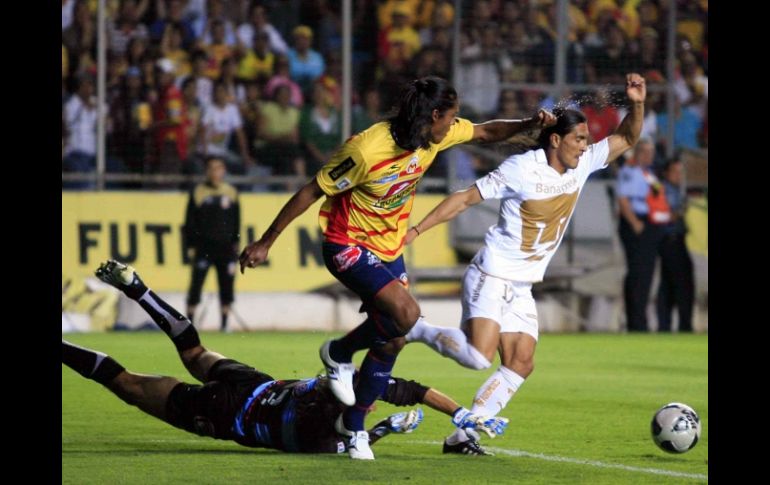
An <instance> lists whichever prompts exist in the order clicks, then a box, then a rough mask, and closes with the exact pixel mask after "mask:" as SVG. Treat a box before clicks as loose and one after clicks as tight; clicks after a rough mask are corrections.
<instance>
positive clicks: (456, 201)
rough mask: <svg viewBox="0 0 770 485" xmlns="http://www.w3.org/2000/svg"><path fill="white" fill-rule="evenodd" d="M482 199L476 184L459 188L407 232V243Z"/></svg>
mask: <svg viewBox="0 0 770 485" xmlns="http://www.w3.org/2000/svg"><path fill="white" fill-rule="evenodd" d="M482 200H484V199H483V198H482V197H481V193H480V192H479V189H478V187H476V184H473V185H471V186H470V187H468V188H467V189H464V190H458V191H457V192H455V193H453V194H450V195H449V196H447V197H446V198H445V199H444V200H442V201H441V202H440V203H439V205H437V206H436V207H434V208H433V210H432V211H430V213H428V215H427V216H425V218H424V219H423V220H421V221H420V222H418V223H417V224H416V225H414V226H412V227H411V228H410V229H409V230H408V231H407V232H406V244H409V243H411V242H412V241H414V240H415V239H416V238H417V236H419V235H420V234H422V233H424V232H425V231H427V230H428V229H430V228H431V227H433V226H435V225H438V224H441V223H442V222H446V221H450V220H452V219H454V218H455V217H457V215H458V214H460V213H461V212H463V211H464V210H465V209H467V208H468V207H471V206H474V205H476V204H478V203H479V202H481V201H482Z"/></svg>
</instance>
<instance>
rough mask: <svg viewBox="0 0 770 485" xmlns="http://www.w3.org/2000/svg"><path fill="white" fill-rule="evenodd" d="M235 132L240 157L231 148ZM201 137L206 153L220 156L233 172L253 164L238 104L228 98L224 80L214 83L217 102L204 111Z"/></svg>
mask: <svg viewBox="0 0 770 485" xmlns="http://www.w3.org/2000/svg"><path fill="white" fill-rule="evenodd" d="M233 135H235V140H236V141H237V146H238V149H239V152H240V156H238V155H236V154H235V153H233V151H232V150H230V145H231V141H232V138H233ZM201 137H202V139H203V155H204V156H216V157H217V158H220V159H221V160H223V161H224V162H225V164H226V165H227V170H228V171H229V172H230V173H236V174H239V175H242V174H244V173H246V170H247V169H248V167H250V166H251V165H253V164H254V160H252V158H251V155H250V154H249V148H248V143H247V142H246V136H245V135H244V134H243V120H242V119H241V113H240V111H239V110H238V105H237V104H235V103H234V102H231V101H229V99H228V93H227V88H226V87H225V85H224V84H223V83H222V82H217V83H216V84H215V85H214V103H213V104H210V105H208V106H206V108H205V109H204V111H203V119H202V120H201Z"/></svg>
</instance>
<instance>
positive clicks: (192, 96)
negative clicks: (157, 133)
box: [181, 76, 204, 174]
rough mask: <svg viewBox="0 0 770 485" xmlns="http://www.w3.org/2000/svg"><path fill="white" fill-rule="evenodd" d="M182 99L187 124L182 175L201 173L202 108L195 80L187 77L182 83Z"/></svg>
mask: <svg viewBox="0 0 770 485" xmlns="http://www.w3.org/2000/svg"><path fill="white" fill-rule="evenodd" d="M181 91H182V99H183V101H184V104H185V106H186V107H187V123H186V124H185V134H186V138H187V153H188V159H187V163H186V164H185V165H184V167H182V173H187V174H199V173H203V156H202V155H201V154H202V153H203V146H202V143H203V137H202V135H201V123H202V121H203V111H204V106H203V104H202V103H201V102H200V100H199V99H198V96H197V93H196V91H195V78H193V77H191V76H188V77H187V78H185V80H184V81H182V86H181Z"/></svg>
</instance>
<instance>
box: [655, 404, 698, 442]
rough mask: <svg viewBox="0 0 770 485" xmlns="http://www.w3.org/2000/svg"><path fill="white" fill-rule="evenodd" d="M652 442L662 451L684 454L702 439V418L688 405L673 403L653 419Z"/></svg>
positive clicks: (667, 405) (663, 408) (661, 409)
mask: <svg viewBox="0 0 770 485" xmlns="http://www.w3.org/2000/svg"><path fill="white" fill-rule="evenodd" d="M651 431H652V440H653V441H654V442H655V444H656V445H658V447H660V449H661V450H664V451H667V452H669V453H684V452H685V451H687V450H691V449H692V448H693V447H694V446H695V445H696V444H697V443H698V439H699V438H700V418H699V417H698V413H696V412H695V410H694V409H693V408H691V407H690V406H688V405H687V404H682V403H679V402H672V403H669V404H666V405H665V406H663V407H662V408H660V409H658V411H657V412H656V413H655V415H654V416H653V417H652V429H651Z"/></svg>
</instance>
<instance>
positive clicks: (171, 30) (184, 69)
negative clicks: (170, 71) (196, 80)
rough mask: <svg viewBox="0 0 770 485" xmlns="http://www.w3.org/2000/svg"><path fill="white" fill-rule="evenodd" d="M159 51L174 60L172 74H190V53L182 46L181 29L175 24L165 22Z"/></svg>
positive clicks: (184, 75)
mask: <svg viewBox="0 0 770 485" xmlns="http://www.w3.org/2000/svg"><path fill="white" fill-rule="evenodd" d="M160 53H161V55H162V56H163V57H165V58H166V59H171V60H172V61H173V62H174V66H175V69H174V76H176V77H177V78H180V77H181V78H184V77H186V76H189V75H190V72H191V71H192V67H191V65H190V54H189V53H188V52H187V51H186V50H185V49H184V48H183V47H182V29H180V28H179V26H178V25H176V24H166V27H165V29H164V30H163V38H162V39H161V41H160Z"/></svg>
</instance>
